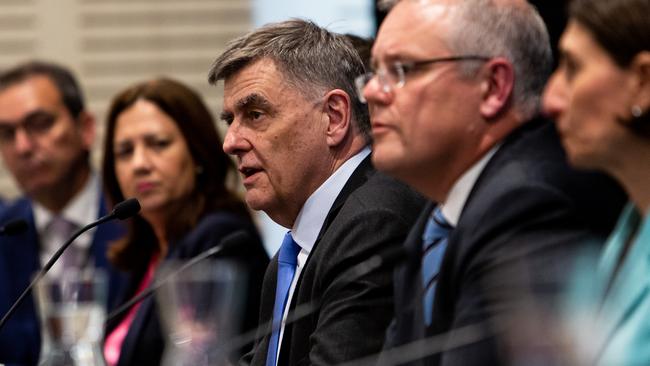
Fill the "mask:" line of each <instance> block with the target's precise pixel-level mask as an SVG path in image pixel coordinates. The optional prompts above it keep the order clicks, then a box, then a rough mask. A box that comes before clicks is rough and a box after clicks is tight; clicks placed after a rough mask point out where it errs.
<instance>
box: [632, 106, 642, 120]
mask: <svg viewBox="0 0 650 366" xmlns="http://www.w3.org/2000/svg"><path fill="white" fill-rule="evenodd" d="M630 112H631V113H632V116H633V117H634V118H639V117H641V115H642V114H643V109H641V107H640V106H638V105H633V106H632V108H630Z"/></svg>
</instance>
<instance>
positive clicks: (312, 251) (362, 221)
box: [210, 20, 422, 365]
mask: <svg viewBox="0 0 650 366" xmlns="http://www.w3.org/2000/svg"><path fill="white" fill-rule="evenodd" d="M363 71H364V69H363V63H362V60H361V59H360V57H359V55H358V54H357V53H356V52H355V51H354V48H353V47H352V45H351V44H350V43H349V41H348V40H347V39H346V38H345V37H344V36H342V35H338V34H333V33H330V32H328V31H327V30H325V29H322V28H320V27H318V26H317V25H315V24H313V23H310V22H306V21H300V20H293V21H286V22H282V23H277V24H270V25H267V26H265V27H262V28H260V29H258V30H255V31H253V32H252V33H250V34H248V35H245V36H243V37H241V38H238V39H236V40H234V41H232V42H231V43H230V44H229V45H228V46H227V48H226V50H225V51H224V52H223V54H221V55H220V56H219V57H218V58H217V59H216V61H215V62H214V65H213V67H212V69H211V71H210V81H211V82H212V83H216V81H217V80H222V79H223V80H224V103H223V106H224V107H223V109H224V110H223V113H222V119H223V120H224V121H225V122H226V123H227V124H228V125H229V127H228V131H227V134H226V136H225V138H224V150H225V151H226V152H227V153H230V154H232V155H235V156H236V157H237V160H238V162H239V166H238V168H239V171H240V172H241V174H242V176H243V183H244V186H245V188H246V197H245V198H246V202H247V203H248V205H249V206H250V207H251V208H253V209H256V210H263V211H265V212H266V213H267V214H268V215H269V216H270V217H271V218H272V219H273V220H274V221H276V222H277V223H279V224H281V225H282V226H284V227H287V228H290V229H291V231H290V232H289V233H288V234H287V235H286V236H285V240H284V241H283V244H282V246H281V248H280V251H279V252H278V254H277V255H276V256H275V257H274V258H273V260H272V261H271V264H270V265H269V267H268V269H267V272H266V275H265V279H264V283H263V289H262V304H261V309H260V323H261V324H263V323H267V324H268V322H270V321H271V320H273V323H274V324H276V325H277V326H275V327H272V326H271V324H268V326H267V327H262V328H261V329H260V331H259V337H258V340H257V341H256V343H255V345H254V348H253V350H252V351H251V352H250V353H248V354H247V355H246V356H245V357H244V358H243V360H242V363H244V364H252V365H306V364H314V365H332V364H337V363H341V362H343V361H346V360H352V359H355V358H357V357H361V356H364V355H368V354H372V353H375V352H377V351H379V350H380V348H381V344H382V341H383V335H382V333H383V332H384V330H385V328H386V326H387V325H388V321H389V320H390V317H391V313H392V302H391V295H392V291H391V288H392V284H391V270H390V268H382V269H379V270H376V271H373V272H370V273H368V274H364V275H359V274H355V273H353V272H354V271H350V270H351V268H353V267H355V265H357V264H358V263H360V262H363V261H364V260H366V259H367V258H369V257H370V256H371V255H373V254H378V253H380V252H381V251H384V250H386V249H389V248H394V247H397V246H399V245H400V244H401V242H402V241H403V239H404V238H405V236H406V234H407V232H408V229H409V227H410V226H411V224H412V223H413V221H414V220H415V218H416V216H417V213H416V211H418V210H419V209H420V208H421V205H422V200H421V198H420V196H419V195H417V194H416V193H414V192H413V191H411V190H410V189H409V188H407V187H406V186H405V185H402V184H401V183H398V182H396V181H394V180H393V179H391V178H388V177H386V176H384V175H382V174H381V173H377V172H376V171H375V169H374V168H373V167H372V164H371V162H370V148H369V146H368V145H369V142H370V137H369V122H368V115H367V110H366V108H365V106H364V105H363V104H362V103H360V102H359V100H358V98H357V96H356V94H355V89H354V84H353V79H354V77H355V76H356V75H358V74H360V73H362V72H363ZM305 304H312V305H314V306H315V309H314V311H313V312H312V313H310V314H308V315H307V316H305V317H303V318H301V319H299V320H297V321H295V322H293V323H289V322H287V324H286V325H282V324H281V321H282V319H286V318H288V314H290V313H292V310H293V309H296V307H297V306H300V305H303V306H304V305H305Z"/></svg>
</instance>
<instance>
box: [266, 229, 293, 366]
mask: <svg viewBox="0 0 650 366" xmlns="http://www.w3.org/2000/svg"><path fill="white" fill-rule="evenodd" d="M299 251H300V247H299V246H298V244H296V242H294V241H293V238H292V237H291V232H287V234H286V235H285V236H284V240H282V246H280V251H279V253H278V280H277V284H276V288H275V305H274V306H273V329H274V330H273V333H271V339H270V340H269V349H268V352H267V353H266V366H275V361H276V359H277V354H278V348H279V344H278V341H279V339H280V324H281V323H282V316H283V315H284V308H285V307H286V306H287V297H288V295H289V288H290V287H291V281H293V276H294V274H295V273H296V265H297V264H298V252H299Z"/></svg>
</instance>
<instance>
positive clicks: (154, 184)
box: [113, 99, 196, 221]
mask: <svg viewBox="0 0 650 366" xmlns="http://www.w3.org/2000/svg"><path fill="white" fill-rule="evenodd" d="M113 154H114V155H115V173H116V175H117V180H118V183H119V185H120V189H121V190H122V194H123V195H124V197H135V198H137V199H138V200H139V201H140V205H141V206H142V211H141V215H142V216H143V217H144V218H145V219H147V220H149V221H151V220H152V219H153V220H156V221H160V220H162V221H165V220H167V219H168V218H169V217H170V215H173V211H172V210H173V208H174V207H175V206H174V204H175V203H177V202H180V201H182V200H184V199H186V198H187V197H188V196H189V195H190V193H191V192H192V190H193V189H194V185H195V174H196V166H195V163H194V161H193V160H192V156H191V154H190V151H189V149H188V146H187V143H186V141H185V139H184V138H183V135H182V134H181V131H180V130H179V129H178V127H177V126H176V123H174V120H172V118H171V117H169V116H168V115H167V114H165V113H163V112H162V111H161V110H160V109H159V108H158V107H157V106H156V105H155V104H153V103H151V102H149V101H147V100H142V99H141V100H138V101H137V102H135V103H134V104H133V105H132V106H131V107H129V108H128V109H125V110H124V111H123V112H122V113H120V114H119V115H118V117H117V121H116V125H115V135H114V137H113Z"/></svg>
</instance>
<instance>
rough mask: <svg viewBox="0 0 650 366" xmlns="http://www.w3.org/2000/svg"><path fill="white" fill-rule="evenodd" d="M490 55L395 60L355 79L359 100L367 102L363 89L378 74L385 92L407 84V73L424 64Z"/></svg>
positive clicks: (478, 58)
mask: <svg viewBox="0 0 650 366" xmlns="http://www.w3.org/2000/svg"><path fill="white" fill-rule="evenodd" d="M489 59H490V57H487V56H478V55H463V56H449V57H438V58H432V59H430V60H422V61H413V62H402V61H395V62H393V63H392V64H390V65H388V66H387V67H384V68H379V69H377V70H376V71H371V72H367V73H365V74H363V75H359V76H357V77H356V78H355V79H354V84H355V85H356V87H357V94H358V95H359V100H361V102H363V103H365V102H366V98H364V97H363V89H365V87H366V85H368V83H369V82H370V80H372V79H373V78H374V77H375V76H377V78H378V80H379V84H380V85H381V90H382V91H383V92H384V93H389V92H391V91H393V90H394V89H399V88H401V87H403V86H404V84H406V75H408V73H409V72H412V71H414V70H416V69H418V68H420V67H422V66H425V65H430V64H435V63H439V62H455V61H487V60H489Z"/></svg>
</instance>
